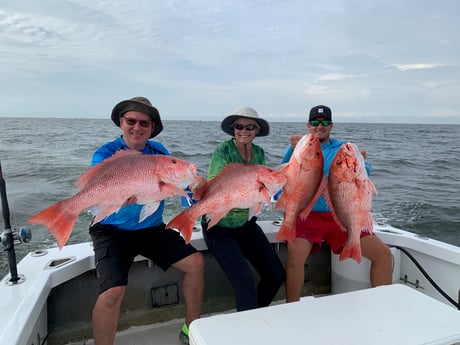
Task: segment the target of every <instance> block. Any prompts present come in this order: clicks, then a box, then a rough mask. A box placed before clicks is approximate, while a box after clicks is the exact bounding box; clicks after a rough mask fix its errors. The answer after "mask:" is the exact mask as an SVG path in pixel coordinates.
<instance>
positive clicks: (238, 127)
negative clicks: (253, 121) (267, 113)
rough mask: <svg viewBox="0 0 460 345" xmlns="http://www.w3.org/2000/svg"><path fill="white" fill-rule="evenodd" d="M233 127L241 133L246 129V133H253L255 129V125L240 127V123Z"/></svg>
mask: <svg viewBox="0 0 460 345" xmlns="http://www.w3.org/2000/svg"><path fill="white" fill-rule="evenodd" d="M233 127H234V128H235V129H237V130H239V131H242V130H243V128H246V130H247V131H253V130H255V129H257V126H256V125H242V124H241V123H235V124H234V125H233Z"/></svg>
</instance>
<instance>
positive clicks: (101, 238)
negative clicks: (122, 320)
mask: <svg viewBox="0 0 460 345" xmlns="http://www.w3.org/2000/svg"><path fill="white" fill-rule="evenodd" d="M112 121H113V122H114V123H115V125H117V126H118V127H120V128H121V130H122V132H123V134H122V135H121V136H120V137H118V138H117V139H115V140H114V141H111V142H108V143H106V144H104V145H102V146H101V147H100V148H98V149H97V150H96V152H95V153H94V155H93V159H92V165H96V164H98V163H100V162H102V161H103V160H105V159H107V158H109V157H111V156H112V155H113V154H114V153H116V152H117V151H119V150H137V151H140V152H142V153H143V154H153V155H155V154H161V155H169V152H168V150H167V149H166V148H165V147H164V146H163V145H162V144H161V143H159V142H157V141H153V140H149V139H150V138H154V137H155V136H157V135H158V134H159V133H160V132H161V131H162V130H163V123H162V122H161V118H160V113H159V112H158V110H157V109H156V108H155V107H153V106H152V104H151V103H150V101H149V100H148V99H147V98H144V97H134V98H131V99H128V100H125V101H122V102H120V103H118V104H117V105H116V106H115V107H114V109H113V111H112ZM126 178H127V179H129V178H130V177H129V176H126ZM136 201H137V200H136V198H130V199H129V200H127V202H126V203H127V205H126V206H125V207H122V208H121V209H120V210H119V211H118V212H117V213H113V214H111V215H109V216H108V217H106V218H105V219H104V220H102V221H101V222H99V223H97V224H94V225H93V226H91V227H90V234H91V238H92V240H93V246H94V252H95V261H96V271H97V278H98V280H99V296H98V298H97V301H96V304H95V306H94V309H93V332H94V343H95V344H96V345H112V344H113V343H114V339H115V333H116V330H117V325H118V319H119V315H120V305H121V302H122V300H123V296H124V294H125V291H126V286H127V282H128V273H129V268H130V266H131V264H132V263H133V261H134V258H135V257H136V256H137V255H139V254H140V255H143V256H145V257H147V258H149V259H151V260H152V261H153V262H154V263H155V264H157V265H158V266H159V267H161V268H162V269H163V270H167V269H168V268H169V267H170V266H173V267H175V268H177V269H179V270H181V271H183V272H184V277H183V284H182V287H183V294H184V298H185V309H186V310H185V314H186V315H185V324H184V326H183V327H182V330H181V331H180V334H179V339H180V340H181V341H182V342H184V343H187V344H188V325H189V324H190V323H191V322H192V321H193V320H194V319H197V318H199V317H200V313H201V301H202V296H203V288H204V258H203V255H202V254H201V253H199V252H198V251H197V250H196V249H195V248H193V247H192V246H191V245H189V244H185V241H184V239H183V238H182V237H181V236H180V234H179V233H178V232H176V231H172V230H170V229H166V228H165V224H164V223H163V210H164V201H162V202H160V205H159V207H158V209H157V210H156V211H155V212H154V213H153V214H152V215H150V216H148V217H147V218H145V220H143V221H142V222H139V214H140V212H141V209H142V206H143V205H139V204H136Z"/></svg>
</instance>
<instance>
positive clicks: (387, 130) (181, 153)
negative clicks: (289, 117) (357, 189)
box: [0, 118, 460, 276]
mask: <svg viewBox="0 0 460 345" xmlns="http://www.w3.org/2000/svg"><path fill="white" fill-rule="evenodd" d="M164 125H165V129H164V131H163V132H162V133H161V134H160V135H159V136H158V137H157V138H156V139H157V140H158V141H161V142H162V143H163V144H164V145H165V146H166V147H167V148H168V150H169V151H170V152H171V154H172V155H173V156H176V157H178V158H181V159H183V160H186V161H189V162H191V163H195V164H196V165H197V167H198V171H199V173H200V174H202V175H203V176H206V174H207V168H208V164H209V160H210V158H211V155H212V152H213V151H214V149H215V147H216V145H217V144H218V143H220V142H221V141H223V140H226V139H228V138H229V137H228V135H226V134H225V133H223V132H222V131H221V130H220V123H219V122H216V121H168V120H165V121H164ZM296 133H297V134H303V133H305V124H304V123H293V122H289V123H282V122H273V123H271V133H270V135H269V136H268V137H262V138H256V140H255V143H256V144H259V145H261V146H262V147H263V148H264V150H265V152H266V158H267V165H269V166H271V167H277V166H278V164H279V162H280V160H281V157H282V155H283V153H284V150H285V149H286V147H287V145H288V144H289V138H290V135H291V134H296ZM119 134H120V129H119V128H117V127H115V126H114V125H113V123H112V122H111V121H110V120H109V119H107V120H102V119H57V118H47V119H31V118H0V162H1V165H2V171H3V176H4V179H5V182H6V189H7V195H8V203H9V208H10V220H11V226H12V228H13V229H19V228H20V227H22V226H26V227H29V228H30V229H31V231H32V241H31V242H30V243H26V244H21V245H18V246H16V256H17V259H18V261H19V260H20V259H21V258H22V257H24V256H25V255H26V254H27V252H30V251H33V250H37V249H42V248H46V247H50V246H55V245H56V244H55V241H54V239H53V238H52V236H51V235H50V234H49V232H48V230H47V229H46V228H44V227H40V226H31V225H28V224H27V223H26V222H27V219H28V218H29V217H30V216H32V215H33V214H35V213H37V212H38V211H40V210H42V209H43V208H45V207H47V206H49V205H51V204H53V203H55V202H57V201H59V200H61V199H64V198H67V197H70V196H71V195H73V194H74V193H75V192H76V188H75V186H74V182H75V181H76V180H77V178H78V176H79V175H80V174H81V173H82V172H83V171H85V170H86V169H87V168H88V167H89V164H90V160H91V156H92V154H93V152H94V151H95V150H96V149H97V148H98V147H99V146H100V145H102V144H104V143H105V142H107V141H110V140H113V139H114V138H115V137H117V136H118V135H119ZM332 134H333V137H335V138H337V139H339V140H349V141H352V142H354V143H356V144H357V145H358V146H359V147H361V148H365V149H366V151H367V157H368V160H369V161H370V162H371V163H372V169H373V170H372V175H371V179H372V181H373V182H374V184H375V186H376V187H377V190H378V192H379V194H378V196H375V197H374V199H373V214H374V219H375V220H377V221H379V222H384V223H387V224H390V225H393V226H395V227H399V228H402V229H405V230H409V231H412V232H415V233H418V234H421V235H424V236H427V237H431V238H434V239H438V240H441V241H445V242H447V243H451V244H454V245H459V246H460V206H459V205H460V196H459V193H460V177H459V175H460V140H459V139H460V126H459V125H419V124H357V123H335V125H334V129H333V132H332ZM180 210H181V206H180V199H179V198H178V197H174V198H169V199H167V202H166V211H165V221H168V220H169V219H171V218H172V217H173V216H174V215H175V214H177V213H178V212H179V211H180ZM276 217H279V214H277V213H276V212H273V211H272V210H271V208H270V207H269V206H266V207H265V208H264V210H263V212H262V214H261V215H260V217H259V218H260V219H273V218H276ZM2 220H3V215H2V218H1V220H0V222H1V221H2ZM90 221H91V216H90V215H89V213H87V212H83V213H82V214H80V216H79V218H78V221H77V223H76V225H75V227H74V229H73V232H72V235H71V237H70V239H69V241H68V244H72V243H79V242H84V241H89V240H90V237H89V234H88V225H89V223H90ZM0 229H4V226H3V224H0ZM1 231H3V230H1ZM2 253H3V254H1V256H0V276H3V275H4V274H5V273H7V272H8V258H7V253H6V252H4V251H3V252H2ZM19 273H20V272H19Z"/></svg>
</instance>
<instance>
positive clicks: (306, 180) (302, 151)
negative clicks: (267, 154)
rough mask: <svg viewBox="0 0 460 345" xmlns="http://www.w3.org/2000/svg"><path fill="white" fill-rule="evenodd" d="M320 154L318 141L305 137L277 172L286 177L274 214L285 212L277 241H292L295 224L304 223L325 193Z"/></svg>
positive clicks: (309, 136) (311, 137)
mask: <svg viewBox="0 0 460 345" xmlns="http://www.w3.org/2000/svg"><path fill="white" fill-rule="evenodd" d="M323 165H324V160H323V153H322V151H321V145H320V143H319V140H318V138H317V137H315V136H313V135H312V134H311V133H310V134H306V135H304V136H303V137H302V138H301V139H300V141H299V142H298V143H297V145H296V147H295V149H294V152H293V153H292V156H291V158H290V160H289V162H288V163H286V164H284V165H282V166H281V167H280V169H279V171H280V172H281V173H282V174H283V175H285V176H286V180H287V182H286V184H285V185H284V187H283V193H282V194H281V196H280V198H279V199H278V201H277V202H276V204H275V210H284V211H285V212H284V220H283V224H282V225H281V228H280V229H279V230H278V233H277V234H276V239H277V240H284V241H288V242H292V241H294V240H295V233H296V220H297V217H298V216H300V217H301V218H302V219H305V218H306V217H307V216H308V214H309V213H310V211H311V210H312V208H313V205H314V204H315V202H316V200H317V199H318V197H319V196H320V195H321V193H322V191H323V190H325V189H326V180H325V179H324V177H323Z"/></svg>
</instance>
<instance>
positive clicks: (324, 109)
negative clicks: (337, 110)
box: [308, 105, 332, 121]
mask: <svg viewBox="0 0 460 345" xmlns="http://www.w3.org/2000/svg"><path fill="white" fill-rule="evenodd" d="M317 117H324V118H325V119H326V120H329V121H332V111H331V108H329V107H328V106H325V105H317V106H316V107H313V108H311V110H310V116H309V117H308V121H311V120H314V119H316V118H317Z"/></svg>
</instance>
